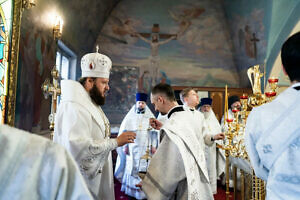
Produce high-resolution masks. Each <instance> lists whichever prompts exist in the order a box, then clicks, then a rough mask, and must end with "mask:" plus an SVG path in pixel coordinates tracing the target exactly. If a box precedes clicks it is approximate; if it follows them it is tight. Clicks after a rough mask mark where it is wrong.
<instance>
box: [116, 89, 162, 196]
mask: <svg viewBox="0 0 300 200" xmlns="http://www.w3.org/2000/svg"><path fill="white" fill-rule="evenodd" d="M147 98H148V95H147V94H145V93H137V94H136V104H135V105H133V106H132V108H131V109H130V111H129V112H128V113H127V115H126V116H125V118H124V119H123V121H122V123H121V126H120V129H119V135H121V134H122V133H123V132H124V131H125V130H131V131H135V132H136V140H135V142H134V143H132V144H127V145H124V146H123V147H119V148H117V152H118V158H117V163H116V169H115V177H116V178H117V179H118V180H119V181H120V182H121V183H122V187H121V191H123V192H125V194H127V195H128V196H130V197H134V198H135V199H145V198H146V196H145V194H144V192H143V191H142V190H141V189H140V188H139V187H136V185H137V184H138V183H139V182H141V178H140V177H139V175H138V173H139V172H146V171H147V163H144V162H142V161H143V160H141V157H142V156H143V155H145V154H146V151H147V150H149V153H150V155H152V154H154V153H155V151H156V148H157V145H158V134H157V131H151V130H149V119H150V118H154V115H153V114H152V112H151V110H150V109H149V108H148V106H147V105H146V101H147Z"/></svg>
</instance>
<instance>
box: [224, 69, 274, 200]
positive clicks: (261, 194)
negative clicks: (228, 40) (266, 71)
mask: <svg viewBox="0 0 300 200" xmlns="http://www.w3.org/2000/svg"><path fill="white" fill-rule="evenodd" d="M247 74H248V77H249V80H250V82H251V85H252V90H253V94H252V95H250V96H249V97H248V95H247V94H243V95H242V96H241V98H240V99H241V100H240V101H241V110H238V109H233V110H232V112H233V113H234V118H233V119H229V118H228V100H227V99H228V93H227V85H226V87H225V109H224V116H225V120H224V125H226V126H225V127H226V130H225V137H226V142H225V145H224V146H223V147H222V149H225V156H226V173H229V156H230V155H231V156H233V157H236V158H241V159H246V160H247V159H248V154H247V151H246V148H245V144H244V135H245V127H246V121H247V118H248V115H249V113H250V110H251V109H252V108H253V107H256V106H260V105H262V104H264V103H267V102H270V101H272V100H273V99H274V98H275V96H276V94H277V93H276V90H277V83H278V78H274V77H271V78H269V80H268V82H269V87H270V90H269V91H267V92H265V93H264V94H263V93H262V92H261V86H262V85H261V78H262V77H263V73H261V72H260V70H259V65H255V66H253V67H251V68H249V69H248V71H247ZM251 176H252V197H251V199H253V200H256V199H259V200H263V199H265V183H264V181H263V180H261V179H259V178H258V177H256V176H255V174H254V171H253V173H252V174H251ZM243 177H244V174H243ZM243 181H244V180H243ZM227 184H229V174H226V199H229V185H227ZM243 192H244V191H243ZM243 194H244V193H243Z"/></svg>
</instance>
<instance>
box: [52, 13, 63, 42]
mask: <svg viewBox="0 0 300 200" xmlns="http://www.w3.org/2000/svg"><path fill="white" fill-rule="evenodd" d="M63 24H64V22H63V20H62V19H61V17H59V16H56V17H55V21H54V24H53V37H54V40H59V39H60V38H61V36H62V29H63Z"/></svg>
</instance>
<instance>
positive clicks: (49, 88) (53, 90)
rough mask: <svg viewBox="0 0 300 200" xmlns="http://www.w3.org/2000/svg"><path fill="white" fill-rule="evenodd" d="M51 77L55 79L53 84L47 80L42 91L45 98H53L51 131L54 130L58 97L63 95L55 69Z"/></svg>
mask: <svg viewBox="0 0 300 200" xmlns="http://www.w3.org/2000/svg"><path fill="white" fill-rule="evenodd" d="M51 75H52V77H53V79H52V84H51V83H50V81H49V79H48V78H47V79H46V80H45V82H44V83H43V84H42V87H41V88H42V91H43V93H44V96H45V98H46V99H47V98H48V97H49V96H52V99H51V114H50V115H49V118H48V119H49V123H50V126H49V129H50V130H51V131H53V130H54V121H55V113H56V105H57V97H58V96H59V95H60V94H61V89H60V87H59V72H58V70H57V69H56V68H55V66H54V67H53V69H52V71H51Z"/></svg>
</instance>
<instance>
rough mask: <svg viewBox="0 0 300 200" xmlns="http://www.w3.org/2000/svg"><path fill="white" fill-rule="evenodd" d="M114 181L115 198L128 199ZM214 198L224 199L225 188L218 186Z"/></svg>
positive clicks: (119, 185) (117, 199)
mask: <svg viewBox="0 0 300 200" xmlns="http://www.w3.org/2000/svg"><path fill="white" fill-rule="evenodd" d="M114 181H115V196H116V200H129V199H128V197H127V196H126V195H125V194H124V192H121V184H120V183H119V181H117V180H116V179H115V180H114ZM229 197H230V198H229V199H230V200H233V194H232V192H231V193H230V196H229ZM214 199H215V200H226V193H225V190H224V189H223V188H222V187H218V190H217V194H216V195H214Z"/></svg>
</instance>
